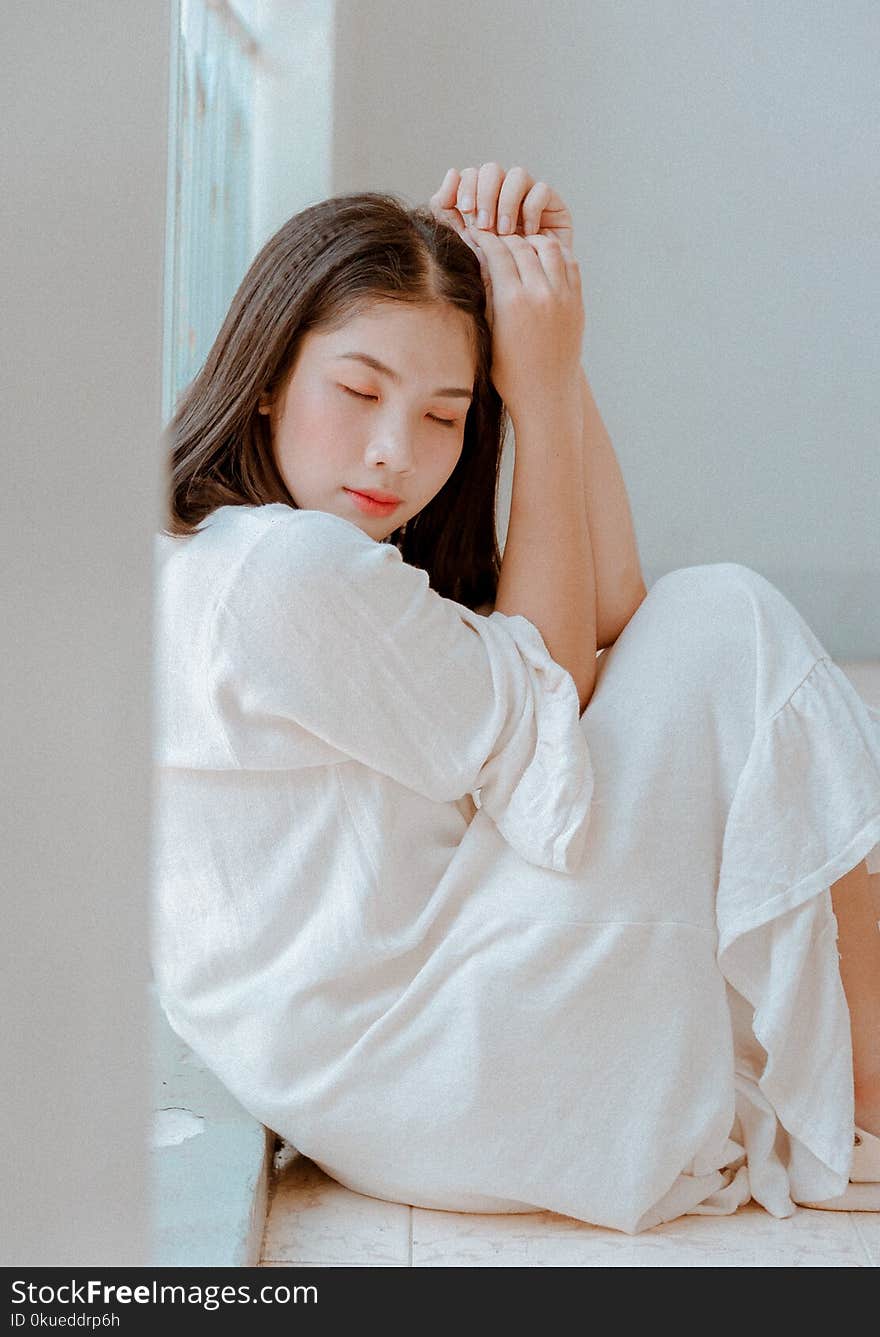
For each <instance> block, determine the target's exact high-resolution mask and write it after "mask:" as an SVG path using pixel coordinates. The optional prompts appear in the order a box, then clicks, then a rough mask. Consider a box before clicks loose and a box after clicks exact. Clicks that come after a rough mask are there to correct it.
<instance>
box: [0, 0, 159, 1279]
mask: <svg viewBox="0 0 880 1337" xmlns="http://www.w3.org/2000/svg"><path fill="white" fill-rule="evenodd" d="M169 22H170V19H169V0H154V2H153V3H151V4H149V5H133V4H119V3H118V0H91V3H90V4H89V5H87V6H82V5H74V4H58V3H57V0H29V2H28V4H26V5H7V6H6V8H5V11H4V16H3V48H4V53H3V79H2V80H0V86H2V94H0V97H2V104H3V105H2V124H3V131H4V138H5V146H6V151H5V154H4V163H3V224H2V243H3V244H2V247H0V255H2V267H3V293H4V298H3V319H2V350H0V369H2V370H0V377H2V382H3V389H4V395H3V484H2V503H3V504H2V554H0V581H2V607H0V618H2V626H3V631H4V654H3V657H2V664H3V677H4V681H3V685H2V691H0V701H2V711H3V766H2V775H3V796H2V802H0V812H2V824H3V831H2V850H3V858H2V865H3V874H4V887H3V918H4V923H3V934H2V937H3V942H4V947H5V951H4V958H5V959H4V962H3V967H2V988H3V1002H2V1017H3V1026H2V1034H3V1041H2V1043H3V1064H2V1072H3V1087H4V1093H3V1100H2V1102H0V1111H2V1112H0V1147H2V1149H3V1162H4V1166H3V1186H2V1192H0V1204H2V1206H0V1214H2V1220H0V1238H2V1241H3V1243H2V1246H0V1263H2V1264H4V1265H6V1266H13V1265H14V1266H16V1267H33V1266H56V1267H60V1266H92V1265H95V1266H98V1265H104V1266H143V1265H146V1264H147V1263H148V1261H149V1251H148V1243H149V1241H148V1230H149V1223H148V1216H147V1213H148V1202H147V1178H146V1155H145V1149H146V1139H147V1133H148V1121H149V1114H150V1094H149V1064H148V1049H147V1035H146V1015H145V1003H146V999H145V993H144V989H143V987H142V986H143V985H144V983H145V982H146V980H147V979H148V978H149V966H148V963H147V926H148V921H147V892H148V873H149V822H150V804H149V799H150V793H149V791H150V663H151V652H152V628H151V614H152V535H153V532H154V530H155V529H156V528H157V526H158V523H160V521H159V516H160V504H159V503H160V482H159V479H160V471H159V464H160V461H159V453H158V444H157V442H158V434H159V431H160V428H161V422H160V418H161V334H162V262H163V245H164V236H163V232H164V222H165V168H166V156H165V155H166V109H167V97H168V84H167V78H168V43H169Z"/></svg>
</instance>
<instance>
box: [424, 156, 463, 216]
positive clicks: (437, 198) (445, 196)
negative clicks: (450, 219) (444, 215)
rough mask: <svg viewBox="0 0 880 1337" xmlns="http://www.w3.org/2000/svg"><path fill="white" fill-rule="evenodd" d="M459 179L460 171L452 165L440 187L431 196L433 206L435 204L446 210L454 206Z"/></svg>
mask: <svg viewBox="0 0 880 1337" xmlns="http://www.w3.org/2000/svg"><path fill="white" fill-rule="evenodd" d="M458 181H459V176H458V172H457V171H456V169H455V168H454V167H450V168H449V170H448V172H447V173H446V175H445V176H444V178H443V180H442V182H441V184H440V187H439V189H438V190H436V191H435V192H434V194H433V195H432V196H431V200H430V203H431V206H432V208H433V207H434V206H436V208H438V209H444V210H447V209H452V208H454V206H455V196H456V192H457V191H458Z"/></svg>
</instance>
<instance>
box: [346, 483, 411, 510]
mask: <svg viewBox="0 0 880 1337" xmlns="http://www.w3.org/2000/svg"><path fill="white" fill-rule="evenodd" d="M348 491H349V492H356V493H357V494H358V495H359V496H361V497H369V498H370V501H378V502H381V503H382V504H383V505H385V506H391V505H395V506H396V505H397V503H398V502H399V501H401V500H402V499H401V498H400V497H395V495H394V493H393V492H376V491H374V490H373V489H372V488H370V489H369V490H368V491H367V490H365V489H364V488H360V487H357V488H349V489H348Z"/></svg>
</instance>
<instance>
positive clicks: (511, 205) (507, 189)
mask: <svg viewBox="0 0 880 1337" xmlns="http://www.w3.org/2000/svg"><path fill="white" fill-rule="evenodd" d="M531 185H532V178H531V177H530V176H529V174H528V172H527V171H526V169H525V168H524V167H511V168H510V170H509V171H508V173H507V175H506V176H505V178H504V181H503V183H502V185H501V191H500V193H499V195H498V205H497V209H498V222H497V225H496V226H497V230H498V235H499V236H504V234H505V233H507V232H516V230H517V226H518V223H519V211H520V205H521V204H522V200H523V196H524V195H525V194H526V192H527V191H528V190H529V189H530V188H531Z"/></svg>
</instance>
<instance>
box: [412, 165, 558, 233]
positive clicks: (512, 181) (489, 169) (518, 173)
mask: <svg viewBox="0 0 880 1337" xmlns="http://www.w3.org/2000/svg"><path fill="white" fill-rule="evenodd" d="M430 205H431V211H432V213H433V214H434V216H435V218H439V219H440V220H441V221H442V222H444V223H448V224H449V225H450V226H451V227H453V228H455V230H456V232H457V233H458V234H459V236H460V237H462V239H463V240H465V241H467V237H466V236H465V235H464V233H465V229H466V228H467V227H469V226H471V227H478V228H480V230H481V231H487V230H489V231H493V232H495V233H496V235H498V236H508V235H512V234H513V233H519V235H520V236H529V235H531V234H537V235H542V236H548V237H556V239H557V241H559V242H560V243H561V245H562V246H563V247H567V249H568V250H569V251H571V250H572V249H573V245H574V232H573V224H572V217H571V211H570V210H569V208H568V206H567V204H566V203H565V201H564V200H563V199H562V197H561V196H560V195H559V194H558V193H557V192H556V191H555V190H554V189H553V187H552V186H548V185H547V183H546V181H535V179H534V177H533V176H531V175H530V173H528V172H527V171H526V169H525V168H524V167H511V168H510V169H509V170H508V171H507V172H505V171H504V168H503V167H501V166H499V164H498V163H497V162H487V163H483V165H482V167H479V168H478V167H466V168H465V169H464V171H463V172H461V173H459V172H458V171H456V169H455V168H454V167H450V169H449V171H448V172H447V173H446V175H445V177H444V178H443V181H442V183H441V185H440V188H439V189H438V190H437V191H435V193H434V194H433V195H432V196H431V200H430ZM481 213H485V218H481V217H480V214H481ZM505 220H506V226H505V225H504V224H505ZM468 245H470V242H468Z"/></svg>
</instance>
